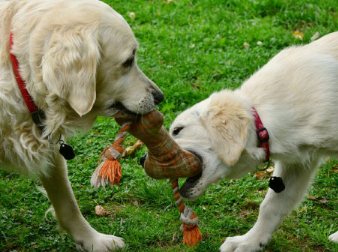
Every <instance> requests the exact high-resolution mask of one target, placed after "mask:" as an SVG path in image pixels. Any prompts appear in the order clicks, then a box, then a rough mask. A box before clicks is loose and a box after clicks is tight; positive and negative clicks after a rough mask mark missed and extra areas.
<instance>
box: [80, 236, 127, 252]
mask: <svg viewBox="0 0 338 252" xmlns="http://www.w3.org/2000/svg"><path fill="white" fill-rule="evenodd" d="M124 246H125V245H124V242H123V239H122V238H120V237H117V236H114V235H105V234H101V233H95V235H93V237H92V239H86V240H83V241H81V242H76V248H77V249H78V250H79V251H85V252H111V251H117V250H118V249H122V248H124Z"/></svg>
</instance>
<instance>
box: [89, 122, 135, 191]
mask: <svg viewBox="0 0 338 252" xmlns="http://www.w3.org/2000/svg"><path fill="white" fill-rule="evenodd" d="M130 125H131V122H126V123H124V124H123V125H122V127H121V129H120V130H119V132H118V134H117V136H116V137H115V140H114V143H113V144H112V145H111V146H110V147H106V148H105V149H104V151H103V152H102V154H101V155H100V158H99V165H98V167H97V168H96V170H95V172H94V173H93V175H92V178H91V180H90V184H91V185H92V186H93V187H94V188H95V189H97V188H99V187H100V185H101V186H102V187H103V188H105V187H106V185H107V184H108V185H109V186H110V187H112V186H113V185H118V184H119V183H120V179H121V177H122V169H121V165H120V162H119V161H120V159H121V155H122V153H123V147H122V143H123V141H124V137H125V136H126V134H127V130H128V129H129V128H130Z"/></svg>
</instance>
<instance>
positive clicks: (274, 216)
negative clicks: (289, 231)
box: [220, 162, 318, 252]
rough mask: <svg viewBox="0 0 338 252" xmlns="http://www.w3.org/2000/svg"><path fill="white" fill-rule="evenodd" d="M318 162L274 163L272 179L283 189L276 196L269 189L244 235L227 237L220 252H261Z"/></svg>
mask: <svg viewBox="0 0 338 252" xmlns="http://www.w3.org/2000/svg"><path fill="white" fill-rule="evenodd" d="M317 165H318V162H314V163H313V165H311V167H303V166H302V165H288V166H286V165H283V164H282V163H281V162H276V163H275V172H274V176H278V177H282V178H283V181H284V184H285V190H284V191H283V192H281V193H275V192H274V191H273V190H271V189H269V190H268V193H267V195H266V197H265V199H264V201H263V202H262V204H261V206H260V210H259V216H258V220H257V222H256V224H255V225H254V226H253V228H252V229H251V230H250V231H249V232H247V233H246V234H245V235H243V236H235V237H229V238H227V239H226V241H225V242H224V243H223V245H222V246H221V248H220V251H221V252H255V251H261V250H262V249H263V248H264V246H265V245H266V244H267V243H268V241H269V240H270V238H271V236H272V234H273V232H274V231H275V230H276V229H277V228H278V226H279V225H280V224H281V222H282V221H283V218H284V216H285V215H287V214H289V213H290V212H291V211H292V209H293V208H294V207H296V205H297V204H298V203H299V202H300V201H301V200H302V199H303V197H304V195H305V193H306V191H307V189H308V187H309V185H310V181H311V179H312V177H313V174H314V171H315V170H316V169H315V168H316V167H317Z"/></svg>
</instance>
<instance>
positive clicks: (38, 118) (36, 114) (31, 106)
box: [9, 32, 45, 129]
mask: <svg viewBox="0 0 338 252" xmlns="http://www.w3.org/2000/svg"><path fill="white" fill-rule="evenodd" d="M12 47H13V33H12V32H11V33H10V35H9V52H10V56H11V61H12V66H13V72H14V75H15V79H16V83H17V84H18V87H19V89H20V92H21V95H22V98H23V100H24V101H25V103H26V106H27V108H28V110H29V112H30V113H31V116H32V119H33V121H34V123H35V124H36V125H37V126H38V127H39V128H40V129H43V127H44V126H43V123H42V121H43V120H44V119H45V115H44V113H43V111H42V110H39V109H38V107H37V106H36V105H35V103H34V101H33V99H32V97H31V96H30V94H29V93H28V90H27V89H26V83H25V81H24V80H23V79H22V77H21V75H20V71H19V61H18V59H17V57H16V56H15V55H14V54H13V53H12V52H11V50H12Z"/></svg>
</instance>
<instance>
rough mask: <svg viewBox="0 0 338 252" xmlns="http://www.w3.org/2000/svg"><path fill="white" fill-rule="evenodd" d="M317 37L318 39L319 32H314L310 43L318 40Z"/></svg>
mask: <svg viewBox="0 0 338 252" xmlns="http://www.w3.org/2000/svg"><path fill="white" fill-rule="evenodd" d="M319 37H320V34H319V32H316V33H315V34H313V35H312V37H311V41H315V40H316V39H318V38H319Z"/></svg>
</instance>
